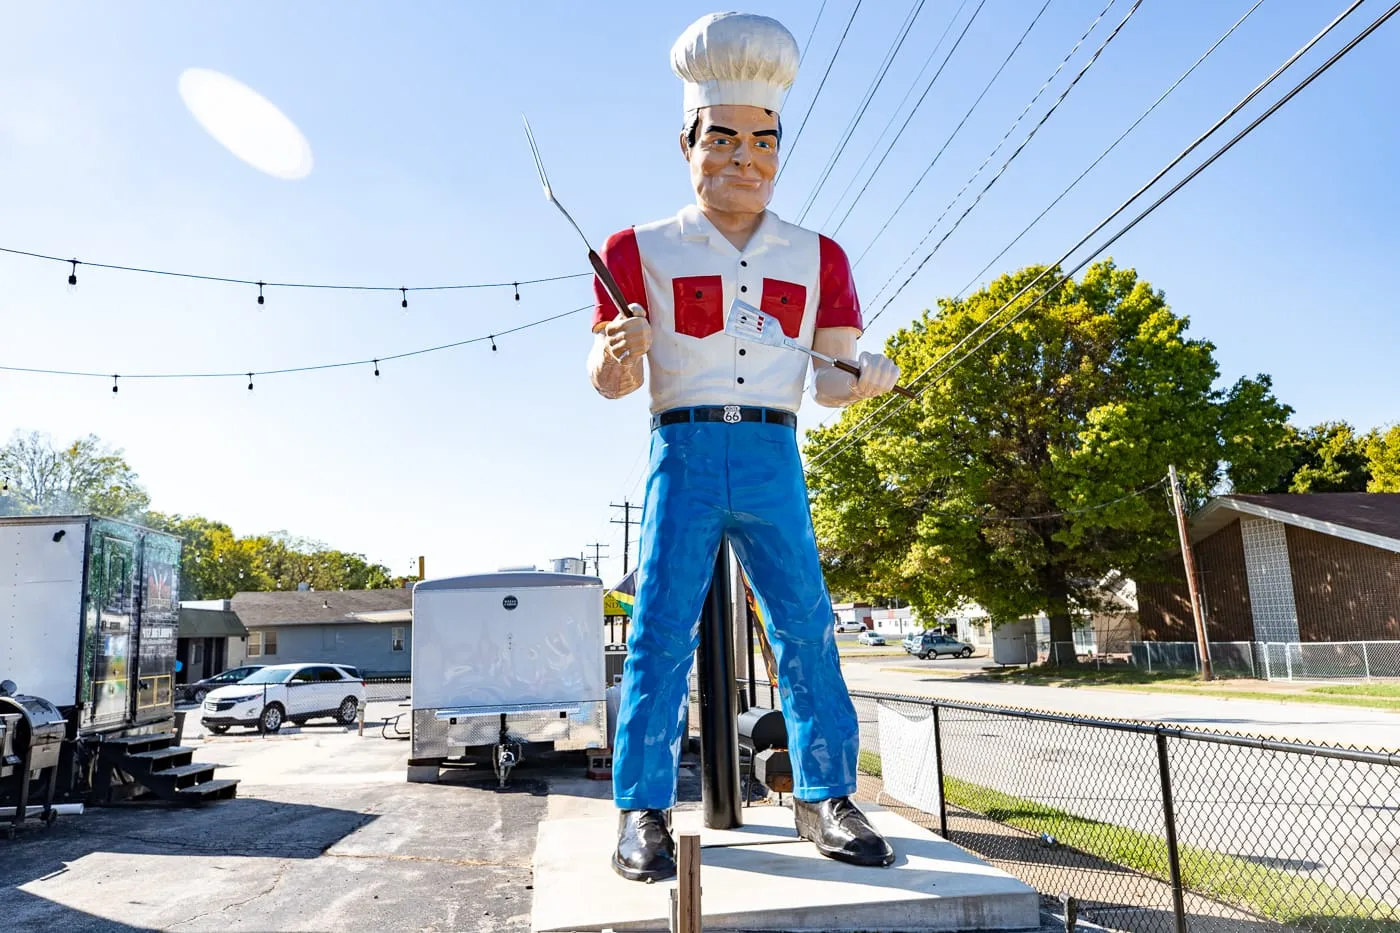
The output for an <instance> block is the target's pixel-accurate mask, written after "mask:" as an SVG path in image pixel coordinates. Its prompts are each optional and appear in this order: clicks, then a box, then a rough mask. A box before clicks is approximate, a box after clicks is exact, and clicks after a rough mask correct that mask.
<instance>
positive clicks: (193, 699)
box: [175, 664, 266, 703]
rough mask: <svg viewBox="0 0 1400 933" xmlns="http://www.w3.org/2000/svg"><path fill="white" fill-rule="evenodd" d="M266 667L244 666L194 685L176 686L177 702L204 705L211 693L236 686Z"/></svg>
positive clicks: (258, 665) (260, 665)
mask: <svg viewBox="0 0 1400 933" xmlns="http://www.w3.org/2000/svg"><path fill="white" fill-rule="evenodd" d="M264 667H266V665H265V664H244V665H243V666H241V667H231V668H229V669H228V670H226V671H224V672H223V673H221V674H215V675H214V676H213V677H206V678H204V679H203V680H196V681H195V682H194V683H192V684H176V685H175V700H176V702H185V703H203V702H204V698H205V697H206V696H208V695H209V691H211V690H217V689H218V688H219V687H227V686H228V685H229V684H236V683H238V682H239V681H240V680H242V679H243V678H245V677H247V676H249V675H250V674H253V673H256V672H257V671H260V670H262V669H263V668H264Z"/></svg>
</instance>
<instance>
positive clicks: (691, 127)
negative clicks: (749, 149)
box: [681, 107, 783, 149]
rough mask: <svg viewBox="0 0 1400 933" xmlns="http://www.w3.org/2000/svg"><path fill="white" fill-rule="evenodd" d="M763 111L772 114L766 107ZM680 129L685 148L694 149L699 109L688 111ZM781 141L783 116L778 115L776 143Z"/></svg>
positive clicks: (779, 143) (698, 126) (697, 131)
mask: <svg viewBox="0 0 1400 933" xmlns="http://www.w3.org/2000/svg"><path fill="white" fill-rule="evenodd" d="M763 112H764V113H766V114H768V116H770V117H771V116H772V115H773V111H771V110H769V109H768V108H767V107H765V108H763ZM681 129H682V131H683V132H684V133H685V146H686V148H687V149H694V148H695V136H696V134H697V133H699V132H700V111H699V110H692V111H691V112H690V122H689V123H687V124H686V125H685V126H684V127H682V128H681ZM782 143H783V118H782V117H778V145H780V146H781V145H782Z"/></svg>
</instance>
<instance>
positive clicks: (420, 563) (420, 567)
mask: <svg viewBox="0 0 1400 933" xmlns="http://www.w3.org/2000/svg"><path fill="white" fill-rule="evenodd" d="M423 573H424V571H423V555H422V554H419V555H418V579H420V580H426V579H428V578H427V577H425V576H424V575H423Z"/></svg>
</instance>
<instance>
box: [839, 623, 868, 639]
mask: <svg viewBox="0 0 1400 933" xmlns="http://www.w3.org/2000/svg"><path fill="white" fill-rule="evenodd" d="M863 631H865V623H864V622H857V621H855V620H854V619H853V620H851V621H850V622H841V621H837V623H836V634H838V635H845V634H846V633H848V632H863Z"/></svg>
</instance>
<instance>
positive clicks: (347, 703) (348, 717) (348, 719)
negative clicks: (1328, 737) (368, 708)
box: [335, 697, 360, 726]
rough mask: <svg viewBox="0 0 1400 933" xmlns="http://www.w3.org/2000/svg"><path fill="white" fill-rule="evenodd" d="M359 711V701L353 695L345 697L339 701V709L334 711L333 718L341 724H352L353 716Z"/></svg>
mask: <svg viewBox="0 0 1400 933" xmlns="http://www.w3.org/2000/svg"><path fill="white" fill-rule="evenodd" d="M359 711H360V701H359V700H356V699H355V698H354V697H346V698H345V699H343V700H341V701H340V709H339V710H337V711H336V714H335V718H336V719H337V720H338V721H339V722H340V724H341V725H342V726H349V725H354V723H355V717H356V715H357V714H358V713H359Z"/></svg>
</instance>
